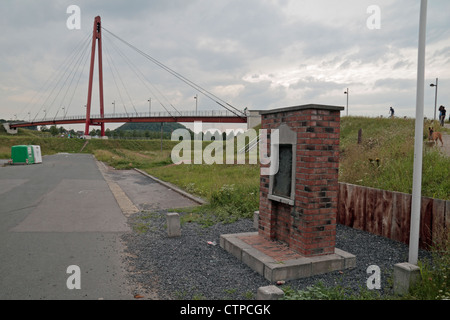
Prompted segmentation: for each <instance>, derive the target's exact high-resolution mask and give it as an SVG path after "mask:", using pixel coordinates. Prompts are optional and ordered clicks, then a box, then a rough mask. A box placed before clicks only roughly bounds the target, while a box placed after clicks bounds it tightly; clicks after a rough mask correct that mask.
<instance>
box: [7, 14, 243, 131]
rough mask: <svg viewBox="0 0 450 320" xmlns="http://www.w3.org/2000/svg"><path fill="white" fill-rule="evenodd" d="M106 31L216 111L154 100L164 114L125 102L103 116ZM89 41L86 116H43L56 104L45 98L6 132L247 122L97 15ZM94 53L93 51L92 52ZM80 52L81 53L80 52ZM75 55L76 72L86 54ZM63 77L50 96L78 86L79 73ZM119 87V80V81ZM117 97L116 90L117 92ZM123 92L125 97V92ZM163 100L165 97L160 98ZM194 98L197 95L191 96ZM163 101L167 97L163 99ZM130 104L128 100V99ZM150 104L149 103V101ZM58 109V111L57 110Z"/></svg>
mask: <svg viewBox="0 0 450 320" xmlns="http://www.w3.org/2000/svg"><path fill="white" fill-rule="evenodd" d="M104 32H106V33H107V34H108V35H109V36H112V37H113V38H114V39H116V40H118V41H119V42H121V43H123V44H124V45H126V46H127V47H129V48H130V49H132V50H134V51H135V52H137V53H138V54H140V55H141V56H143V57H144V58H146V59H147V60H150V61H151V62H152V63H154V64H156V65H157V66H158V67H160V68H161V69H163V70H164V71H166V72H168V73H169V74H171V75H172V76H174V77H176V78H178V79H179V80H180V81H182V82H183V83H185V84H186V85H188V86H190V87H191V88H193V89H194V90H195V91H196V92H198V93H200V94H202V95H204V96H205V97H207V98H208V99H210V100H211V101H213V102H214V103H215V104H217V105H218V106H220V110H208V111H205V110H201V111H198V110H197V108H196V110H195V111H180V110H178V109H177V108H175V107H174V106H173V104H172V103H170V102H168V103H167V102H166V103H164V102H163V101H162V100H164V99H162V98H161V99H159V98H157V101H158V102H159V105H160V106H162V108H163V109H164V111H154V112H151V110H149V112H138V111H137V110H136V108H135V106H134V105H133V103H132V102H131V105H132V107H133V110H134V112H129V111H128V110H127V109H126V108H125V103H123V106H124V110H125V112H121V113H116V112H115V111H114V112H113V113H110V114H106V113H105V105H104V100H105V99H104V89H103V43H102V41H103V37H102V35H103V33H104ZM87 40H88V41H89V42H91V50H90V68H89V84H88V92H87V100H86V101H87V102H86V104H85V105H84V107H85V109H86V114H85V115H82V116H76V115H75V116H74V115H67V109H68V107H67V108H64V107H59V108H58V110H57V112H56V114H55V115H54V116H52V117H49V116H47V113H48V110H46V109H45V108H46V104H47V105H48V104H49V103H50V102H49V101H50V100H53V102H55V101H56V97H54V98H50V95H49V96H47V98H46V99H45V101H44V102H43V103H42V104H41V105H40V109H39V111H38V112H37V113H36V114H35V116H34V117H33V118H32V116H31V113H30V112H28V118H29V120H28V121H10V122H8V123H6V124H5V128H7V130H8V132H10V133H14V132H16V131H17V129H18V128H26V127H36V126H47V125H69V124H84V128H85V130H84V134H85V136H86V137H88V136H89V132H90V127H91V126H98V127H100V131H101V136H102V137H104V136H105V124H107V123H126V122H158V123H164V122H196V121H201V122H205V123H247V122H248V116H249V114H247V113H248V112H247V111H246V110H239V109H237V108H235V107H234V106H232V105H231V104H229V103H228V102H226V101H224V100H222V99H220V98H219V97H217V96H216V95H215V94H213V93H211V92H210V91H208V90H206V89H204V88H203V87H201V86H199V85H198V84H196V83H194V82H193V81H191V80H189V79H188V78H186V77H184V76H182V75H181V74H180V73H178V72H176V71H174V70H173V69H171V68H169V67H167V66H166V65H164V64H163V63H161V62H159V61H158V60H156V59H155V58H153V57H152V56H150V55H148V54H146V53H145V52H143V51H141V50H140V49H138V48H137V47H135V46H133V45H132V44H130V43H129V42H127V41H126V40H124V39H122V38H120V37H119V36H117V35H115V34H114V33H112V32H111V31H109V30H108V29H106V28H104V27H102V22H101V18H100V16H97V17H95V19H94V26H93V32H92V40H91V41H90V39H87ZM96 51H97V52H96ZM80 52H81V51H80ZM77 54H78V55H77V56H76V58H75V56H74V57H73V58H72V59H73V60H76V61H77V66H76V67H75V68H74V69H77V70H78V69H80V68H81V66H82V64H83V62H82V61H83V59H85V60H84V61H85V63H86V62H87V55H85V54H81V53H77ZM119 54H120V55H121V56H122V57H123V58H124V59H126V62H127V64H128V65H129V66H130V68H132V69H133V70H134V71H135V73H136V75H137V76H138V78H140V80H141V81H143V83H144V84H145V80H146V78H145V75H144V74H143V73H142V72H141V71H140V70H139V68H137V67H136V66H135V65H133V62H132V61H131V60H130V59H129V58H127V57H126V56H124V55H123V53H121V52H120V51H119ZM96 56H97V61H98V66H97V69H98V98H99V106H100V113H99V114H91V111H92V92H93V83H94V65H95V58H96ZM107 59H109V60H110V59H111V58H110V56H107ZM113 67H114V69H113V68H111V71H112V73H111V74H112V75H113V76H114V70H116V73H117V68H116V67H115V65H113ZM64 73H65V74H66V78H65V79H63V78H62V77H61V78H60V80H59V81H60V82H63V85H62V86H61V87H60V88H59V89H58V88H57V87H56V86H55V87H54V88H53V89H52V90H51V93H54V92H57V96H58V95H61V96H63V97H66V96H70V94H68V91H66V92H65V93H64V94H62V93H61V92H62V88H63V86H67V87H69V83H70V84H72V83H74V82H75V83H76V85H77V86H78V83H79V82H80V77H81V73H80V75H79V77H78V80H77V81H75V79H76V76H75V72H72V71H71V72H69V71H67V70H66V71H64ZM114 82H115V84H116V86H117V83H118V81H117V80H116V78H114ZM121 82H122V84H124V83H123V80H121ZM145 86H146V87H147V89H148V90H149V91H150V92H152V96H155V95H156V93H155V90H156V91H157V92H159V93H160V94H161V92H160V91H159V90H158V89H157V88H156V87H155V86H153V85H152V87H153V90H152V89H151V88H150V87H149V86H148V85H147V84H145ZM117 91H118V92H119V95H120V91H119V88H118V89H117ZM125 92H126V93H127V95H128V96H129V93H128V91H126V89H125ZM74 95H75V93H72V98H73V96H74ZM120 97H121V100H122V102H123V98H122V95H120ZM164 98H165V97H164ZM194 98H195V99H197V96H196V97H194ZM165 99H166V100H167V98H165ZM130 101H131V99H130ZM149 101H150V100H149ZM61 109H62V110H61ZM42 111H43V113H44V117H42V116H41V117H39V114H42ZM60 111H62V116H61V115H60V116H58V114H59V112H60Z"/></svg>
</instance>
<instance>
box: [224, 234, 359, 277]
mask: <svg viewBox="0 0 450 320" xmlns="http://www.w3.org/2000/svg"><path fill="white" fill-rule="evenodd" d="M257 237H258V232H248V233H237V234H225V235H221V236H220V246H221V247H222V248H223V249H225V250H226V251H227V252H229V253H231V254H232V255H233V256H235V257H236V258H237V259H238V260H239V261H242V262H243V263H245V264H246V265H248V266H249V267H250V268H251V269H253V270H254V271H256V272H258V273H259V274H261V275H263V276H264V277H265V278H266V279H267V280H269V281H271V282H276V281H281V280H294V279H300V278H306V277H310V276H314V275H318V274H323V273H327V272H332V271H337V270H344V269H349V268H354V267H355V266H356V257H355V256H354V255H352V254H350V253H348V252H345V251H342V250H340V249H337V248H336V249H335V253H334V254H328V255H322V256H314V257H303V256H301V255H299V254H298V253H295V252H293V251H292V250H290V249H289V248H288V247H287V246H286V245H283V244H280V243H277V242H275V241H268V240H266V241H267V242H266V243H264V245H256V244H255V242H256V241H255V239H257Z"/></svg>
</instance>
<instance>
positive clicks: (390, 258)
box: [122, 211, 430, 300]
mask: <svg viewBox="0 0 450 320" xmlns="http://www.w3.org/2000/svg"><path fill="white" fill-rule="evenodd" d="M165 213H167V211H159V212H156V213H152V214H149V213H148V212H140V213H137V214H136V215H134V216H133V217H131V218H129V223H130V225H131V226H133V225H140V226H142V225H145V228H147V231H146V232H137V231H133V232H131V233H127V234H124V235H123V236H122V241H123V242H124V244H125V246H126V252H127V257H126V260H127V261H126V263H127V265H128V266H129V270H130V271H131V272H130V277H131V281H133V282H135V283H138V284H139V286H140V288H142V290H143V292H140V293H139V294H141V295H143V296H144V297H148V296H152V293H154V292H157V296H158V299H161V300H172V299H176V300H184V299H186V300H192V299H206V300H229V299H231V300H242V299H246V300H247V299H254V298H255V296H256V291H257V289H258V288H259V287H261V286H267V285H270V284H272V283H270V282H269V281H268V280H266V279H265V278H264V277H263V276H261V275H260V274H258V273H256V272H255V271H253V270H252V269H250V268H249V267H248V266H247V265H245V264H244V263H242V262H240V261H238V260H237V259H236V258H235V257H233V256H232V255H231V254H229V253H228V252H226V251H225V250H224V249H222V248H221V247H220V245H219V239H220V235H222V234H229V233H240V232H254V231H256V230H255V229H254V228H253V221H252V220H250V219H243V220H239V221H237V222H234V223H231V224H221V223H219V224H216V225H214V226H211V227H208V228H204V227H201V226H199V225H198V224H197V223H185V224H183V225H182V235H181V237H178V238H169V237H168V236H167V230H166V216H165ZM182 214H183V213H180V215H182ZM208 242H210V243H212V244H209V243H208ZM214 244H215V245H214ZM336 247H337V248H339V249H342V250H344V251H347V252H349V253H351V254H354V255H355V256H356V267H355V268H353V269H348V270H343V271H335V272H331V273H328V274H324V275H318V276H313V277H309V278H304V279H299V280H291V281H286V283H285V285H287V286H289V287H290V288H292V289H295V290H302V289H305V288H307V287H308V286H311V285H314V284H317V283H318V282H319V281H320V282H321V283H322V284H323V285H325V286H327V287H332V286H336V285H339V286H341V287H343V288H348V289H349V290H351V291H353V292H358V291H360V290H361V288H367V287H366V283H367V279H368V278H369V276H370V275H371V274H368V273H367V268H368V267H369V266H370V265H377V266H379V267H380V269H381V289H380V290H377V291H378V292H379V293H380V294H382V295H383V294H391V293H392V274H393V266H394V264H396V263H400V262H406V261H407V260H408V246H407V245H405V244H403V243H400V242H397V241H393V240H390V239H387V238H384V237H381V236H376V235H373V234H370V233H367V232H364V231H360V230H356V229H352V228H349V227H345V226H342V225H338V226H337V236H336ZM429 257H430V253H429V252H427V251H423V250H421V251H420V252H419V258H420V259H425V258H429Z"/></svg>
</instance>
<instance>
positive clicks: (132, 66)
mask: <svg viewBox="0 0 450 320" xmlns="http://www.w3.org/2000/svg"><path fill="white" fill-rule="evenodd" d="M104 38H108V37H105V36H104ZM110 43H111V44H112V47H113V48H114V50H116V52H117V53H118V54H119V55H120V56H121V57H122V58H123V59H124V60H125V62H126V63H127V64H128V66H129V67H130V69H131V70H132V71H133V72H134V73H135V74H136V76H137V77H138V79H139V80H140V81H141V82H142V83H143V84H144V86H145V87H146V88H147V90H149V91H150V92H151V94H152V96H154V97H156V100H157V101H158V102H159V104H160V105H161V106H162V107H163V109H164V110H166V112H167V113H168V114H169V115H170V116H171V117H174V116H173V115H172V113H171V112H170V111H169V110H167V108H166V107H165V105H164V104H163V103H162V102H161V100H160V99H159V98H158V96H157V95H156V94H155V93H154V92H153V90H152V89H151V88H149V86H148V85H147V83H146V81H147V82H148V83H150V85H151V86H152V87H153V88H154V89H155V90H156V91H157V92H158V93H159V94H160V95H161V96H163V98H165V99H166V101H167V102H168V103H169V104H170V106H171V107H172V108H173V109H174V110H175V111H176V112H178V113H179V114H180V115H181V113H180V112H179V111H178V110H177V109H176V108H175V107H174V106H173V105H172V104H171V103H170V102H169V100H168V99H167V97H166V96H164V94H163V93H162V92H161V91H160V90H158V88H156V87H155V86H154V85H153V84H152V83H151V82H150V81H149V80H148V79H146V77H145V75H144V74H143V73H142V71H140V70H139V69H138V68H137V67H136V65H134V64H133V62H132V61H131V60H130V59H129V58H128V57H127V56H126V55H125V54H124V53H123V52H122V51H121V50H120V49H119V48H118V47H117V46H116V45H115V44H114V42H113V41H111V42H110Z"/></svg>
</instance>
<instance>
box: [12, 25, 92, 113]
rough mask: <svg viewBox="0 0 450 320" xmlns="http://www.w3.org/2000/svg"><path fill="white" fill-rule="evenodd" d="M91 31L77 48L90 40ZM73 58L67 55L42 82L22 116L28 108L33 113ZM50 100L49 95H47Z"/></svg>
mask: <svg viewBox="0 0 450 320" xmlns="http://www.w3.org/2000/svg"><path fill="white" fill-rule="evenodd" d="M89 36H90V33H88V34H87V35H86V36H85V37H84V38H83V39H81V40H80V41H79V42H78V43H77V45H76V46H75V48H78V47H79V46H83V43H85V42H86V41H88V40H89ZM75 53H76V50H72V54H75ZM70 59H72V55H69V56H67V58H66V59H65V60H64V61H63V62H62V63H61V64H60V65H59V66H58V67H57V68H56V70H55V71H54V72H53V73H51V74H50V75H49V76H48V77H47V79H46V80H45V81H44V82H43V83H42V85H41V87H40V88H39V89H38V90H37V91H36V93H35V94H34V95H33V97H32V99H31V100H30V101H29V102H28V103H27V104H26V105H25V107H24V108H22V110H23V111H22V112H21V113H20V116H21V115H22V113H23V112H26V110H27V109H28V110H29V112H28V113H29V114H30V113H31V110H32V109H33V108H34V106H37V104H38V102H39V101H40V100H42V99H43V96H44V93H45V92H47V91H48V90H49V88H50V86H51V84H52V82H53V81H52V80H53V79H54V78H55V77H56V75H57V74H59V72H60V71H61V70H62V67H63V66H65V65H67V62H68V61H69V60H70ZM47 100H48V97H47ZM44 105H45V102H44V104H43V105H42V106H41V107H40V108H39V110H38V111H37V113H36V115H35V116H34V118H33V121H35V120H36V118H37V116H38V115H39V113H40V112H41V111H42V108H43V107H44Z"/></svg>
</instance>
